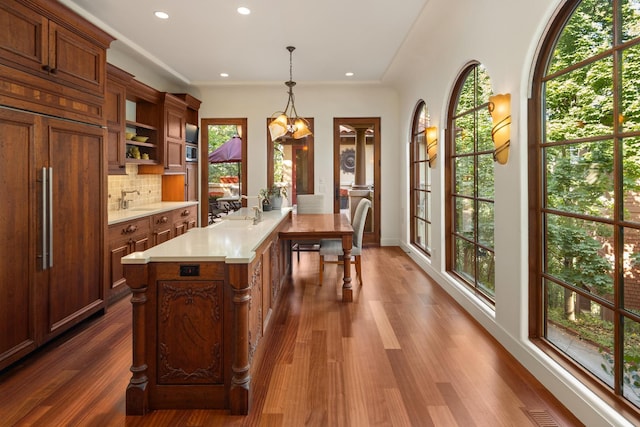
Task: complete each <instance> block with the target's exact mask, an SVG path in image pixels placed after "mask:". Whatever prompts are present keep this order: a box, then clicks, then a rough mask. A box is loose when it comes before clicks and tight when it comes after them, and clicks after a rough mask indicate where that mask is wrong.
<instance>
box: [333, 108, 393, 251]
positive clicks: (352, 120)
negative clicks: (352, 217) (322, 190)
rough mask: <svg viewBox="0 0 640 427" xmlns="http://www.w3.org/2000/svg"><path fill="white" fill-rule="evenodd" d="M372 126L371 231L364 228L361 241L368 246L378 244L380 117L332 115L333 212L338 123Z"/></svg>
mask: <svg viewBox="0 0 640 427" xmlns="http://www.w3.org/2000/svg"><path fill="white" fill-rule="evenodd" d="M368 124H371V126H372V127H373V166H374V171H373V189H374V191H373V200H372V204H373V215H372V219H373V231H369V232H367V231H366V230H365V232H364V234H363V237H362V243H363V244H364V245H370V246H380V234H381V233H380V207H381V204H380V200H381V193H382V186H381V184H382V181H381V176H382V173H381V170H380V169H381V162H380V153H381V151H380V150H381V147H380V146H381V141H382V139H381V136H380V117H334V118H333V212H334V213H340V125H343V126H349V125H356V126H357V125H360V126H361V125H368Z"/></svg>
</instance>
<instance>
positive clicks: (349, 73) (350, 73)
mask: <svg viewBox="0 0 640 427" xmlns="http://www.w3.org/2000/svg"><path fill="white" fill-rule="evenodd" d="M344 75H345V76H347V77H353V73H352V72H351V71H349V72H347V73H344Z"/></svg>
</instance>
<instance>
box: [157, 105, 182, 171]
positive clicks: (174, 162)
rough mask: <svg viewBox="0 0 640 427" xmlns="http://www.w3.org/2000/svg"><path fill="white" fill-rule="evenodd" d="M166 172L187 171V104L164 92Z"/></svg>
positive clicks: (163, 123)
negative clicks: (185, 136) (185, 135)
mask: <svg viewBox="0 0 640 427" xmlns="http://www.w3.org/2000/svg"><path fill="white" fill-rule="evenodd" d="M163 98H164V99H163V103H162V106H163V113H164V115H163V119H164V120H163V122H162V125H163V130H164V154H165V156H164V168H165V173H167V174H172V173H182V174H184V173H185V163H186V155H185V152H184V150H185V138H184V132H185V123H186V121H185V118H186V114H187V104H186V102H184V101H183V100H182V99H180V98H178V97H177V96H174V95H172V94H170V93H164V94H163Z"/></svg>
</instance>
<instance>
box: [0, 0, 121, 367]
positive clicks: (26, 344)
mask: <svg viewBox="0 0 640 427" xmlns="http://www.w3.org/2000/svg"><path fill="white" fill-rule="evenodd" d="M112 40H113V38H112V37H111V36H109V35H108V34H106V33H104V32H103V31H102V30H99V29H98V28H96V27H94V26H93V25H91V24H90V23H89V22H87V21H85V20H84V19H83V18H81V17H79V16H78V15H76V14H75V13H73V12H72V11H71V10H69V9H68V8H66V7H65V6H63V5H61V4H60V3H58V2H55V1H45V0H5V1H2V2H0V82H2V84H0V105H1V107H0V183H1V184H2V185H1V186H2V190H1V192H2V207H1V208H0V232H1V235H2V245H0V369H2V368H4V367H6V366H8V365H9V364H11V363H13V362H15V361H17V360H18V359H20V358H21V357H23V356H25V355H27V354H28V353H29V352H30V351H32V350H34V349H35V348H37V347H38V346H40V345H42V344H44V343H45V342H47V341H48V340H50V339H51V338H53V337H55V336H57V335H59V334H60V333H62V332H64V331H66V330H68V329H69V328H70V327H72V326H74V325H76V324H77V323H79V322H80V321H82V320H84V319H86V318H87V317H89V316H91V315H92V314H94V313H96V312H98V311H101V310H103V309H104V308H105V307H106V302H105V298H104V297H105V288H104V286H105V278H106V274H105V266H104V260H105V255H106V253H105V249H106V247H105V233H106V228H107V227H106V224H107V204H106V200H107V194H106V179H105V176H106V167H105V166H106V159H105V153H106V145H105V140H106V131H105V130H104V125H105V118H104V115H103V107H104V97H105V82H106V72H105V70H106V61H105V58H106V49H107V48H108V46H109V44H110V43H111V41H112ZM7 107H8V108H7Z"/></svg>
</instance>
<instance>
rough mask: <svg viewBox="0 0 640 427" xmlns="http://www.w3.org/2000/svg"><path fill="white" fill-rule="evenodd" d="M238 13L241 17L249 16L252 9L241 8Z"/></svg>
mask: <svg viewBox="0 0 640 427" xmlns="http://www.w3.org/2000/svg"><path fill="white" fill-rule="evenodd" d="M238 13H239V14H240V15H248V14H250V13H251V9H249V8H248V7H244V6H240V7H239V8H238Z"/></svg>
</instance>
